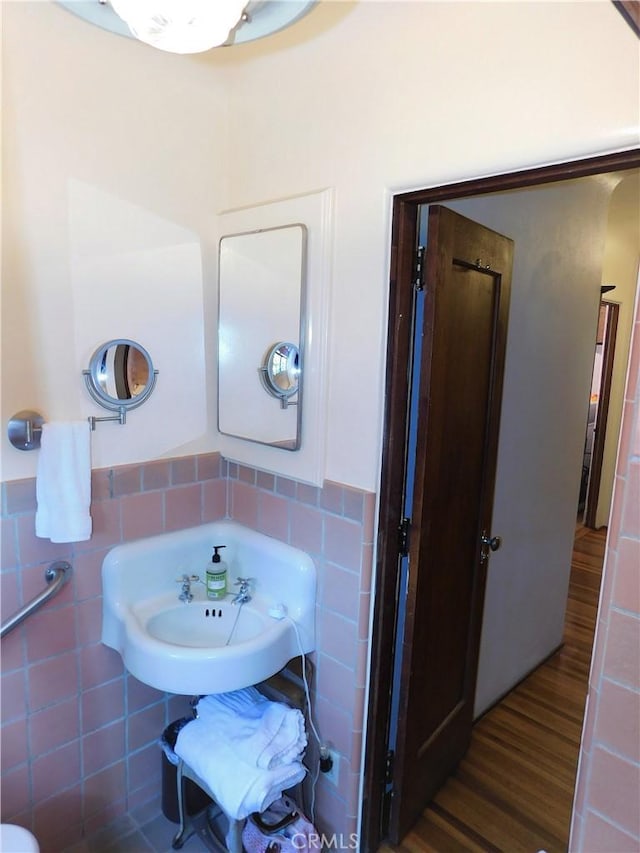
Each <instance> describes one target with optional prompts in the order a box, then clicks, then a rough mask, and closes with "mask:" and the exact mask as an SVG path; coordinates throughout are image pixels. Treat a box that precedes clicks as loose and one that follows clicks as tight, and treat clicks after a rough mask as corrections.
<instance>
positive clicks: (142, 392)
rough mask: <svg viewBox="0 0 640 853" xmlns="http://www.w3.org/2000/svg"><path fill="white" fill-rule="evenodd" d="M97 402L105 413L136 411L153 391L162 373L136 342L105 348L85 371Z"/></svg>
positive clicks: (118, 341) (122, 341) (109, 344)
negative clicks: (106, 410) (125, 410)
mask: <svg viewBox="0 0 640 853" xmlns="http://www.w3.org/2000/svg"><path fill="white" fill-rule="evenodd" d="M83 373H84V376H85V380H86V383H87V388H88V390H89V393H90V394H91V396H92V397H93V399H94V400H95V401H96V402H97V403H99V404H100V405H101V406H103V407H104V408H105V409H112V410H120V409H123V408H124V409H135V408H137V407H138V406H140V405H141V404H142V403H144V401H145V400H146V399H147V397H148V396H149V395H150V394H151V392H152V391H153V388H154V385H155V382H156V376H157V373H158V371H157V370H154V369H153V362H152V361H151V356H150V355H149V353H148V352H147V351H146V349H145V348H144V347H143V346H141V345H140V344H138V343H136V342H135V341H130V340H128V339H127V338H118V339H116V340H113V341H107V343H105V344H102V346H100V347H98V349H97V350H96V351H95V352H94V354H93V355H92V356H91V361H90V362H89V369H88V370H84V371H83Z"/></svg>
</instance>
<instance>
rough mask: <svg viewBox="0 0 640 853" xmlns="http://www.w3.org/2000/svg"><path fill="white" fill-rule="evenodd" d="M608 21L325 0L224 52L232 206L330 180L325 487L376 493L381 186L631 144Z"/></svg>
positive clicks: (619, 55) (541, 12)
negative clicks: (229, 68) (290, 24)
mask: <svg viewBox="0 0 640 853" xmlns="http://www.w3.org/2000/svg"><path fill="white" fill-rule="evenodd" d="M620 17H621V16H620V15H619V13H618V12H617V11H616V9H615V8H614V7H613V6H612V4H610V3H607V2H595V3H586V4H585V3H551V2H550V3H546V2H532V3H520V2H514V3H493V2H489V3H476V2H471V3H466V2H457V3H432V2H424V3H423V2H413V3H412V2H389V3H386V2H371V3H368V2H364V3H326V4H322V5H321V6H320V8H318V9H317V10H316V11H314V12H313V13H312V14H311V15H310V16H309V17H308V18H306V19H304V20H303V21H301V22H300V24H299V25H298V28H297V29H296V33H295V34H294V32H293V31H287V32H285V33H282V34H280V35H278V36H275V37H274V38H273V39H272V40H270V41H269V43H267V42H264V43H261V44H258V45H254V46H250V45H246V46H244V47H243V48H242V49H241V50H238V52H237V53H235V54H234V63H235V64H234V66H233V71H234V74H233V77H232V99H231V132H232V139H233V150H234V154H235V156H234V159H233V161H232V174H231V183H230V200H231V203H232V204H233V205H237V206H242V205H247V204H254V203H257V202H259V201H267V200H269V199H271V198H277V197H280V196H282V195H285V196H287V195H294V194H296V193H299V192H305V191H307V190H311V189H314V188H317V187H324V186H333V187H334V192H335V235H336V236H335V252H334V269H333V284H332V286H333V293H332V313H331V319H330V325H329V353H330V363H329V377H328V379H329V402H328V429H327V468H326V476H327V477H328V478H329V479H333V480H339V481H341V482H348V483H351V484H353V485H357V486H361V487H364V488H368V489H374V488H376V484H377V478H378V469H379V454H380V438H381V430H380V421H381V412H382V401H383V374H384V363H385V347H386V317H387V291H388V288H387V277H388V268H389V262H388V246H389V240H390V238H389V226H390V214H389V210H390V198H391V194H392V192H393V191H396V190H401V189H408V188H413V187H423V186H429V185H437V184H439V183H446V182H451V181H454V180H456V179H462V178H467V177H474V176H479V175H484V174H491V173H495V172H502V171H507V170H509V169H515V168H517V167H519V166H526V165H533V164H538V163H542V162H548V161H555V160H561V159H563V158H571V157H576V156H579V155H580V154H586V153H595V152H599V151H603V150H607V149H610V148H612V147H616V146H620V145H621V146H624V145H628V144H632V143H633V142H634V141H636V140H637V138H638V120H639V116H638V102H639V92H638V64H637V40H636V39H635V36H634V34H633V32H632V31H631V30H630V28H628V27H627V26H625V24H624V21H622V20H618V19H619V18H620ZM627 30H629V31H628V32H627ZM297 33H300V34H301V35H300V36H298V35H297ZM296 38H297V39H298V42H296V40H295V39H296ZM594 57H597V68H596V65H594ZM258 140H259V142H258V143H257V141H258Z"/></svg>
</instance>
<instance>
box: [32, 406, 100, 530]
mask: <svg viewBox="0 0 640 853" xmlns="http://www.w3.org/2000/svg"><path fill="white" fill-rule="evenodd" d="M90 435H91V434H90V430H89V422H88V421H69V422H58V423H55V422H54V423H46V424H43V425H42V439H41V444H40V455H39V457H38V468H37V473H36V498H37V502H38V504H37V510H36V536H39V537H40V538H42V539H50V540H51V541H52V542H82V541H84V540H85V539H90V538H91V515H90V514H89V507H90V504H91V440H90Z"/></svg>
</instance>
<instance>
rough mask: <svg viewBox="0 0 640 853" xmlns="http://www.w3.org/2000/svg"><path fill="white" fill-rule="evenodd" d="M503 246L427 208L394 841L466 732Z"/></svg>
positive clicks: (489, 479)
mask: <svg viewBox="0 0 640 853" xmlns="http://www.w3.org/2000/svg"><path fill="white" fill-rule="evenodd" d="M512 252H513V243H512V241H511V240H510V239H509V238H507V237H504V236H502V235H500V234H497V233H495V232H493V231H491V230H489V229H487V228H485V227H483V226H481V225H479V224H477V223H475V222H472V221H471V220H469V219H466V218H465V217H463V216H460V215H458V214H456V213H453V212H452V211H451V210H449V209H447V208H444V207H441V206H439V205H434V206H432V207H431V208H430V209H429V221H428V240H427V260H426V281H425V286H426V302H425V317H424V326H423V329H422V334H423V347H422V358H421V378H420V386H419V389H420V390H419V414H418V441H417V446H416V451H415V486H414V490H413V510H412V519H411V523H410V528H409V575H408V584H407V606H406V617H405V630H404V639H403V649H402V673H401V680H400V708H401V711H400V716H399V720H398V729H397V737H396V744H395V753H396V755H395V769H394V777H393V793H392V800H391V813H390V824H389V835H390V837H391V839H392V840H393V841H394V842H398V841H399V840H400V839H401V838H402V837H403V835H404V834H405V833H406V832H407V831H408V830H409V829H410V827H411V826H412V825H413V823H414V822H415V820H416V819H417V818H418V816H419V814H420V812H421V811H422V809H423V808H424V806H425V805H426V803H427V802H428V801H429V800H430V799H431V798H432V797H433V795H434V794H435V792H436V791H437V790H438V788H439V787H440V786H441V785H442V783H443V782H444V780H445V779H446V778H447V776H448V775H449V774H450V773H451V772H452V771H453V770H454V769H455V767H456V765H457V764H458V762H459V761H460V759H461V758H462V756H463V755H464V753H465V751H466V749H467V746H468V743H469V738H470V735H471V725H472V720H473V701H474V692H475V681H476V672H477V663H478V646H479V638H480V627H481V619H482V607H483V598H484V588H485V579H486V567H487V559H488V554H489V550H490V546H489V543H488V541H486V542H485V543H484V544H483V541H482V540H483V537H484V538H485V540H490V539H491V538H492V532H491V513H492V504H493V490H494V482H495V468H496V455H497V443H498V427H499V420H500V404H501V396H502V375H503V369H504V355H505V345H506V331H507V317H508V306H509V292H510V283H511V264H512ZM492 544H493V545H494V546H496V545H497V544H498V543H497V542H496V541H494V542H493V543H492Z"/></svg>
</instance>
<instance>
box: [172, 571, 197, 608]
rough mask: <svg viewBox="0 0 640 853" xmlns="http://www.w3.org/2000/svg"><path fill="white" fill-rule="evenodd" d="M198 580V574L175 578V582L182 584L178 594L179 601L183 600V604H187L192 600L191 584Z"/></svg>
mask: <svg viewBox="0 0 640 853" xmlns="http://www.w3.org/2000/svg"><path fill="white" fill-rule="evenodd" d="M199 580H200V577H199V576H198V575H182V577H180V578H176V583H181V584H182V587H181V589H180V595H179V596H178V598H179V599H180V601H184V603H185V604H189V602H190V601H193V593H192V592H191V584H192V583H197V582H198V581H199Z"/></svg>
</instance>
